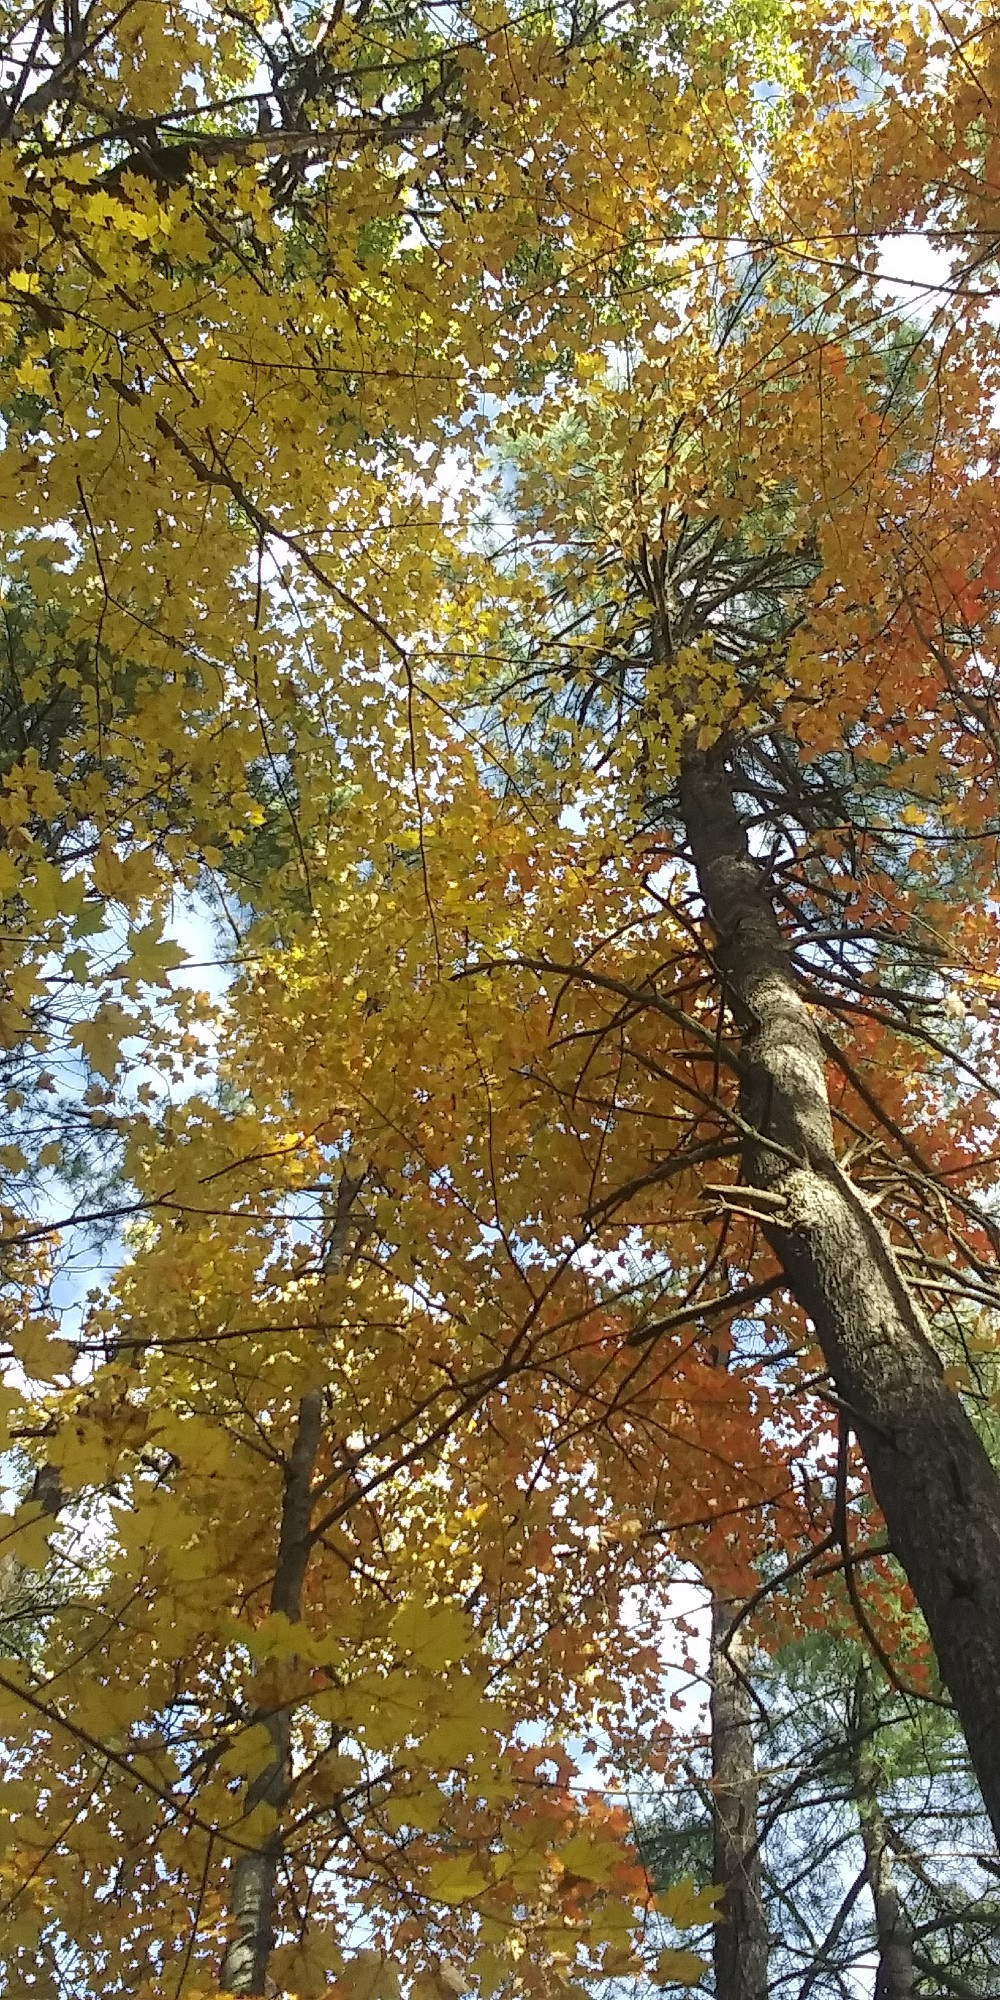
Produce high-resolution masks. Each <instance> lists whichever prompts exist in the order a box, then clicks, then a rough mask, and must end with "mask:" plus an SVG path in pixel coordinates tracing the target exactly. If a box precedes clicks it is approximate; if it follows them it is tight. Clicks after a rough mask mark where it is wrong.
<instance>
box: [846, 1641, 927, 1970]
mask: <svg viewBox="0 0 1000 2000" xmlns="http://www.w3.org/2000/svg"><path fill="white" fill-rule="evenodd" d="M875 1721H876V1715H875V1704H874V1702H873V1700H872V1693H871V1675H870V1670H869V1668H868V1667H867V1666H866V1665H865V1664H864V1663H862V1665H861V1666H860V1667H859V1668H858V1675H857V1680H856V1682H855V1698H854V1714H853V1717H852V1729H851V1770H852V1773H853V1778H854V1802H855V1804H856V1806H857V1809H858V1819H859V1821H860V1825H861V1838H862V1841H863V1843H864V1850H865V1873H866V1875H867V1878H868V1886H869V1888H870V1890H871V1894H872V1902H873V1904H874V1907H875V1937H876V1942H877V1946H878V1973H877V1975H876V1980H875V1996H874V2000H913V1938H912V1935H911V1932H910V1926H909V1924H908V1923H907V1920H906V1914H905V1911H904V1910H903V1907H902V1904H901V1903H900V1900H899V1892H898V1890H897V1888H896V1883H895V1879H894V1876H893V1866H892V1849H891V1847H890V1844H889V1835H888V1830H887V1828H886V1823H885V1817H884V1814H883V1812H882V1807H881V1804H880V1802H879V1795H878V1758H877V1756H876V1754H875V1740H874V1729H875Z"/></svg>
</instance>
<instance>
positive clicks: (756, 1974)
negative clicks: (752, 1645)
mask: <svg viewBox="0 0 1000 2000" xmlns="http://www.w3.org/2000/svg"><path fill="white" fill-rule="evenodd" d="M738 1608H739V1607H738V1606H737V1605H736V1604H734V1603H733V1601H732V1600H731V1599H727V1598H723V1597H721V1596H719V1595H718V1594H717V1593H715V1592H713V1594H712V1657H711V1684H712V1711H711V1719H712V1845H713V1880H714V1881H715V1882H716V1883H717V1884H718V1886H719V1887H720V1888H722V1889H723V1890H724V1891H725V1893H724V1896H723V1899H722V1921H721V1923H718V1924H716V1926H715V1929H714V1931H713V1935H712V1958H713V1962H714V1966H715V1995H716V2000H767V1966H768V1932H767V1918H766V1916H765V1912H764V1901H763V1891H762V1885H761V1869H760V1854H759V1850H758V1846H757V1838H758V1827H757V1818H758V1813H757V1808H758V1785H757V1765H756V1758H755V1754H754V1737H753V1714H752V1707H751V1700H750V1691H749V1687H748V1685H747V1681H746V1679H745V1674H746V1671H747V1667H748V1664H749V1651H750V1649H749V1646H748V1644H747V1641H746V1638H745V1637H744V1634H743V1631H742V1629H740V1628H737V1629H736V1630H735V1631H734V1630H733V1618H734V1614H735V1612H736V1611H737V1610H738Z"/></svg>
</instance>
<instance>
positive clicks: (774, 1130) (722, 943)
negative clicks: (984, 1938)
mask: <svg viewBox="0 0 1000 2000" xmlns="http://www.w3.org/2000/svg"><path fill="white" fill-rule="evenodd" d="M680 789H681V808H682V812H683V815H684V821H685V826H686V830H687V836H688V840H689V842H690V846H691V852H692V855H693V859H694V864H695V868H696V871H697V876H698V882H699V885H700V888H701V893H702V896H703V898H704V901H705V905H706V909H707V911H708V914H709V918H710V920H711V923H712V926H713V929H714V931H715V934H716V938H717V954H716V956H717V961H718V965H719V971H720V975H721V977H722V979H723V981H724V988H725V997H726V999H727V1001H728V1004H729V1006H730V1008H731V1010H732V1012H733V1015H734V1018H735V1020H736V1023H737V1026H738V1028H739V1030H740V1033H741V1037H742V1076H741V1086H740V1115H741V1118H742V1121H743V1130H744V1142H743V1179H744V1181H745V1183H746V1184H747V1191H746V1194H745V1196H741V1197H740V1200H741V1205H743V1206H745V1207H749V1208H755V1209H756V1210H757V1211H758V1212H759V1217H760V1221H761V1225H762V1227H763V1230H764V1232H765V1234H766V1236H767V1238H768V1240H769V1242H770V1243H771V1245H772V1247H773V1248H774V1250H775V1253H776V1255H777V1256H778V1258H779V1259H780V1262H781V1264H782V1267H783V1270H784V1272H785V1276H786V1278H787V1280H788V1283H789V1286H790V1288H791V1290H792V1293H793V1294H794V1296H795V1297H796V1298H797V1299H798V1301H799V1303H800V1305H801V1306H802V1307H803V1308H804V1310H805V1311H806V1312H807V1313H808V1315H809V1317H810V1319H811V1321H812V1323H813V1325H814V1327H815V1330H816V1337H817V1339H818V1341H819V1343H820V1346H821V1348H822V1350H823V1354H824V1357H825V1360H826V1364H827V1367H828V1368H829V1370H830V1373H831V1375H832V1377H833V1380H834V1383H835V1386H836V1390H837V1394H838V1396H839V1398H840V1399H841V1402H842V1404H843V1406H844V1408H845V1410H846V1412H847V1414H848V1416H849V1419H850V1422H851V1425H852V1427H853V1429H854V1431H855V1433H856V1435H857V1438H858V1441H859V1443H860V1445H861V1448H862V1451H863V1452H864V1455H865V1458H866V1460H867V1463H868V1469H869V1472H870V1475H871V1481H872V1487H873V1489H874V1492H875V1496H876V1499H877V1501H878V1504H879V1506H880V1508H881V1510H882V1513H883V1515H884V1517H885V1521H886V1525H887V1528H888V1531H889V1539H890V1542H891V1545H892V1548H893V1551H894V1553H895V1555H896V1556H897V1557H898V1559H899V1561H900V1563H901V1564H902V1567H903V1569H904V1570H905V1572H906V1575H907V1577H908V1578H909V1581H910V1584H911V1586H912V1589H913V1591H914V1594H915V1596H916V1599H917V1602H918V1604H919V1605H920V1609H921V1611H922V1612H923V1614H924V1617H925V1619H926V1620H927V1625H928V1627H929V1630H930V1635H931V1639H932V1641H933V1644H934V1647H935V1650H936V1652H937V1658H938V1662H939V1665H940V1668H941V1673H942V1676H943V1678H944V1680H945V1682H946V1684H947V1687H948V1689H949V1691H950V1693H951V1696H952V1699H953V1701H954V1703H955V1707H956V1709H957V1711H958V1715H959V1719H960V1721H961V1724H962V1727H963V1729H964V1731H965V1736H966V1740H967V1742H968V1746H969V1752H970V1756H971V1758H972V1763H973V1766H974V1768H975V1771H976V1775H977V1777H978V1779H979V1783H980V1785H981V1787H982V1792H983V1797H984V1799H985V1802H986V1807H987V1810H988V1812H989V1814H990V1818H991V1820H992V1822H993V1828H994V1832H995V1834H996V1836H997V1839H998V1842H1000V1728H998V1727H997V1718H998V1716H1000V1479H998V1477H997V1474H996V1472H995V1471H994V1468H993V1466H992V1465H991V1463H990V1460H989V1458H988V1456H987V1454H986V1451H985V1450H984V1448H983V1445H982V1443H981V1442H980V1439H979V1438H978V1436H977V1434H976V1432H975V1430H974V1428H973V1426H972V1424H971V1423H970V1422H969V1419H968V1417H967V1416H966V1414H965V1411H964V1410H963V1408H962V1405H961V1403H960V1401H959V1398H958V1397H957V1395H955V1394H954V1392H953V1391H952V1390H951V1389H949V1388H948V1387H947V1386H946V1384H945V1382H944V1380H943V1371H942V1367H941V1363H940V1361H939V1359H938V1356H937V1354H936V1353H935V1350H934V1347H933V1344H932V1342H931V1339H930V1335H929V1331H928V1327H927V1323H926V1321H925V1319H924V1316H923V1314H922V1312H921V1310H920V1307H919V1306H918V1304H917V1303H916V1300H915V1298H914V1297H913V1295H912V1294H911V1292H910V1291H909V1290H908V1288H907V1286H906V1283H905V1281H904V1279H903V1277H902V1276H901V1273H900V1270H899V1267H898V1265H897V1263H896V1260H895V1257H894V1256H893V1253H892V1250H891V1248H890V1245H889V1242H888V1240H887V1238H886V1236H885V1233H884V1231H883V1230H882V1229H881V1227H880V1225H879V1224H878V1222H877V1221H876V1219H875V1216H874V1214H873V1213H872V1211H871V1209H870V1208H869V1206H868V1204H867V1202H866V1201H865V1200H864V1198H863V1196H862V1195H861V1194H860V1193H859V1191H858V1190H857V1188H855V1187H854V1185H853V1183H852V1182H851V1181H850V1180H849V1179H848V1177H847V1176H846V1174H845V1173H843V1171H842V1170H841V1168H840V1166H839V1163H838V1161H837V1156H836V1153H835V1150H834V1139H833V1123H832V1119H831V1116H830V1107H829V1102H828V1098H827V1091H826V1078H825V1071H824V1063H823V1053H822V1049H821V1047H820V1043H819V1039H818V1037H817V1034H816V1031H815V1029H814V1027H813V1024H812V1020H811V1018H810V1015H809V1011H808V1008H807V1007H806V1005H805V1002H804V1000H803V999H802V996H801V994H800V992H799V990H798V987H797V985H796V981H795V977H794V974H793V971H792V967H791V963H790V960H789V956H788V952H787V950H786V948H785V945H784V941H783V939H782V935H781V931H780V928H779V925H778V921H777V918H776V916H775V912H774V908H773V906H772V903H771V900H770V897H769V895H768V892H767V887H766V883H765V881H764V878H763V875H762V873H761V870H760V868H759V867H758V865H757V863H756V861H755V860H754V859H753V857H752V856H751V854H750V851H749V848H748V846H747V839H746V833H745V830H744V827H743V824H742V822H741V820H740V817H739V814H738V812H737V810H736V805H735V802H734V797H733V781H732V779H731V777H730V775H729V772H728V769H727V766H726V761H725V758H724V756H723V754H722V752H721V750H720V749H719V748H718V747H717V748H716V749H714V750H711V751H708V752H701V751H698V750H697V749H695V748H694V747H693V746H690V747H689V748H688V749H687V750H686V752H685V754H684V758H683V762H682V769H681V785H680Z"/></svg>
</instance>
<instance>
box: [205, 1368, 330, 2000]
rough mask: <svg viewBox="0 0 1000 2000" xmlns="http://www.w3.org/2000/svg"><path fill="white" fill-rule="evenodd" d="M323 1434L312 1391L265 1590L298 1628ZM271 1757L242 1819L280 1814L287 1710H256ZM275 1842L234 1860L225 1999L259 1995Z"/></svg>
mask: <svg viewBox="0 0 1000 2000" xmlns="http://www.w3.org/2000/svg"><path fill="white" fill-rule="evenodd" d="M322 1434H323V1395H322V1391H321V1390H320V1389H311V1390H310V1391H309V1394H308V1395H307V1396H303V1398H302V1401H301V1403H300V1404H299V1411H298V1419H297V1423H296V1427H295V1439H294V1442H293V1444H292V1449H291V1452H290V1454H289V1457H288V1459H287V1461H286V1465H285V1493H284V1500H283V1503H282V1508H281V1530H280V1534H279V1538H278V1560H277V1563H276V1565H275V1571H274V1582H273V1584H272V1586H271V1598H270V1609H271V1610H272V1611H282V1612H284V1614H285V1617H286V1618H289V1619H291V1621H292V1623H293V1624H297V1623H298V1621H299V1619H300V1618H301V1616H302V1585H303V1583H304V1581H305V1574H306V1565H307V1563H308V1560H309V1548H310V1541H309V1529H310V1526H311V1520H312V1475H313V1468H314V1466H315V1463H316V1454H317V1452H318V1450H319V1445H320V1439H321V1437H322ZM256 1720H257V1721H259V1722H263V1723H264V1725H265V1727H266V1728H267V1731H268V1733H269V1735H270V1738H271V1745H272V1754H271V1758H270V1761H269V1763H267V1764H266V1765H265V1766H264V1769H263V1770H262V1771H261V1772H260V1774H259V1776H258V1777H256V1778H255V1779H254V1780H253V1783H252V1784H250V1785H248V1786H247V1794H246V1801H245V1809H246V1813H247V1814H248V1815H249V1814H250V1813H251V1812H252V1811H253V1809H254V1807H255V1806H258V1805H265V1806H270V1807H271V1809H272V1811H273V1812H274V1813H275V1814H278V1813H280V1811H281V1808H282V1806H283V1805H284V1803H285V1800H286V1798H287V1796H288V1787H289V1783H290V1780H291V1715H290V1712H289V1710H288V1709H287V1708H279V1709H270V1710H266V1709H265V1710H262V1711H261V1712H260V1714H259V1715H258V1716H257V1717H256ZM281 1852H282V1835H281V1831H280V1828H278V1827H275V1828H274V1829H273V1830H271V1831H270V1832H268V1833H266V1834H265V1835H264V1838H263V1839H262V1840H261V1843H260V1845H259V1847H257V1848H255V1849H253V1850H252V1851H251V1852H249V1853H247V1852H241V1853H240V1854H238V1855H237V1858H236V1860H235V1862H234V1863H233V1872H232V1883H231V1888H230V1915H231V1920H232V1934H231V1936H230V1940H229V1944H228V1946H227V1949H226V1955H225V1958H224V1960H223V1965H222V1976H221V1980H220V1984H221V1986H222V1989H223V1991H224V1992H226V1993H249V1994H254V1993H263V1992H264V1986H265V1980H266V1977H267V1963H268V1959H269V1958H270V1955H271V1947H272V1944H273V1942H274V1885H275V1880H276V1877H277V1871H278V1864H279V1862H280V1860H281Z"/></svg>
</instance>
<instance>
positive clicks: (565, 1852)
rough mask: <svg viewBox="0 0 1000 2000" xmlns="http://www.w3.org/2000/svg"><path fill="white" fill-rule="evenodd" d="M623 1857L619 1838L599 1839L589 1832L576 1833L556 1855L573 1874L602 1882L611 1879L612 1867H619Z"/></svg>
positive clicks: (587, 1879)
mask: <svg viewBox="0 0 1000 2000" xmlns="http://www.w3.org/2000/svg"><path fill="white" fill-rule="evenodd" d="M621 1858H622V1851H621V1845H620V1843H619V1842H618V1841H617V1840H607V1839H604V1840H599V1839H596V1838H595V1836H594V1835H593V1834H589V1833H575V1834H574V1835H573V1837H572V1839H571V1840H567V1841H565V1842H564V1843H563V1846H562V1847H560V1848H559V1850H558V1852H557V1855H556V1859H557V1860H559V1861H561V1862H562V1864H563V1867H564V1868H568V1869H569V1871H570V1874H571V1875H580V1876H582V1878H583V1880H584V1881H586V1882H598V1883H601V1884H603V1883H605V1882H608V1881H609V1880H610V1878H611V1872H612V1869H614V1868H615V1867H617V1865H618V1864H619V1862H620V1861H621Z"/></svg>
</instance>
